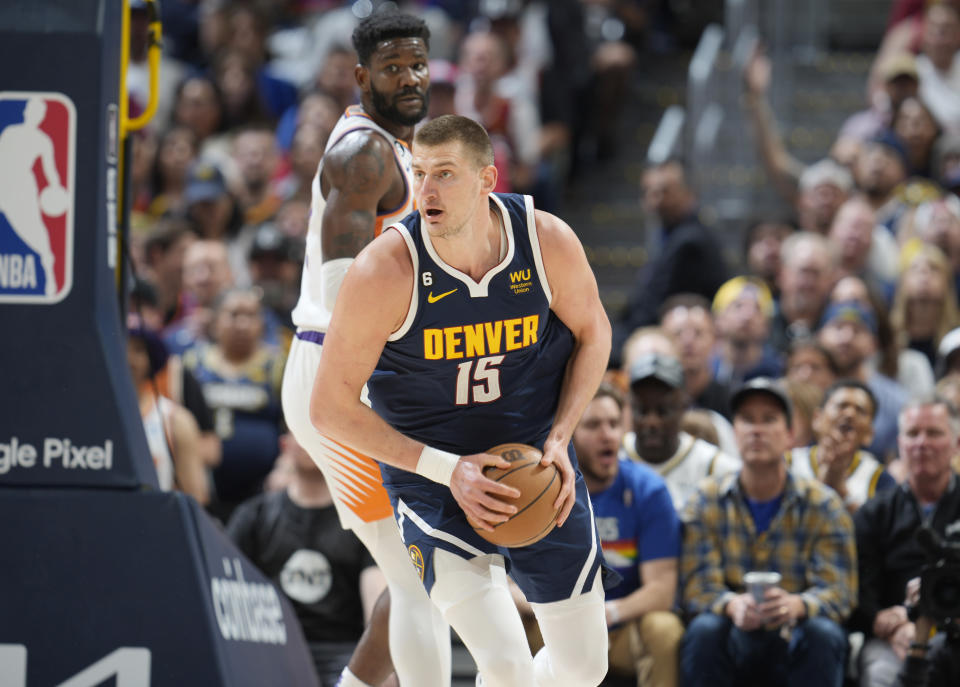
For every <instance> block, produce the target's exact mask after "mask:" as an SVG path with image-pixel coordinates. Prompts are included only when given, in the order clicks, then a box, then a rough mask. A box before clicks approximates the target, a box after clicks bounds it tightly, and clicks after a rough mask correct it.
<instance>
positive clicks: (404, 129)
mask: <svg viewBox="0 0 960 687" xmlns="http://www.w3.org/2000/svg"><path fill="white" fill-rule="evenodd" d="M362 107H363V111H364V112H366V113H367V115H368V116H369V117H370V119H372V120H373V121H374V122H376V123H377V124H379V125H380V126H381V127H383V128H384V129H386V130H387V131H388V132H389V133H390V134H391V135H393V136H395V137H397V138H399V139H400V140H401V141H406V142H407V143H409V142H410V141H412V140H413V129H414V128H413V127H412V126H407V125H405V124H399V123H397V122H395V121H393V120H392V119H387V118H386V117H384V116H383V115H381V114H380V113H379V112H377V111H376V110H375V109H374V108H373V107H372V106H370V104H369V103H366V102H364V103H363V104H362Z"/></svg>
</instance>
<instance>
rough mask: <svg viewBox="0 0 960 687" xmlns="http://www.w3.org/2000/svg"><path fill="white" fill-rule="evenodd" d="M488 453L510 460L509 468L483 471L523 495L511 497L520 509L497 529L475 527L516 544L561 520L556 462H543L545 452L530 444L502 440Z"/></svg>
mask: <svg viewBox="0 0 960 687" xmlns="http://www.w3.org/2000/svg"><path fill="white" fill-rule="evenodd" d="M487 453H492V454H494V455H499V456H503V457H504V459H506V460H508V461H509V462H510V467H509V468H508V469H505V470H501V469H499V468H494V467H488V468H486V469H484V471H483V474H484V475H486V476H487V477H489V478H490V479H492V480H494V481H495V482H501V483H503V484H506V485H508V486H511V487H514V488H515V489H519V490H520V497H519V498H517V499H512V500H510V499H508V501H511V503H512V505H514V506H516V507H517V512H516V513H514V514H513V516H512V517H511V518H510V519H509V520H507V521H506V522H503V523H500V524H499V525H496V526H495V527H494V530H493V532H487V531H485V530H481V529H478V528H476V527H474V529H475V530H476V531H477V534H479V535H480V536H481V537H483V538H484V539H486V540H487V541H488V542H490V543H491V544H496V545H497V546H506V547H510V548H516V547H520V546H528V545H529V544H533V543H534V542H538V541H540V540H541V539H543V538H544V537H545V536H547V535H548V534H549V533H550V530H552V529H553V528H554V526H555V525H556V524H557V512H558V511H557V510H556V509H555V508H554V507H553V503H554V501H556V500H557V495H558V494H559V493H560V471H559V470H558V469H557V467H556V466H555V465H548V466H546V467H544V466H542V465H540V459H541V458H543V453H541V451H540V450H539V449H537V448H535V447H533V446H527V445H526V444H500V445H499V446H494V447H493V448H491V449H490V450H488V451H487Z"/></svg>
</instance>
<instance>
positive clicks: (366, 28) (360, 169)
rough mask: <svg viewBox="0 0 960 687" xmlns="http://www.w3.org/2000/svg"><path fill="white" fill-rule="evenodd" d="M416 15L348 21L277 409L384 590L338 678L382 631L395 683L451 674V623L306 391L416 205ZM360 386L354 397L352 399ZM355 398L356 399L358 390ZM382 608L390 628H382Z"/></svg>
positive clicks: (423, 76)
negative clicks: (390, 233) (377, 249)
mask: <svg viewBox="0 0 960 687" xmlns="http://www.w3.org/2000/svg"><path fill="white" fill-rule="evenodd" d="M429 38H430V32H429V30H428V29H427V27H426V25H425V24H424V22H423V21H422V20H420V19H418V18H416V17H413V16H411V15H408V14H403V13H400V12H376V13H374V14H372V15H371V16H370V17H368V18H367V19H364V20H363V21H362V22H360V23H359V24H358V25H357V28H356V29H355V31H354V33H353V44H354V47H355V48H356V50H357V57H358V58H359V62H360V63H359V64H358V65H357V67H356V72H355V75H356V80H357V84H358V86H359V88H360V92H361V104H360V105H352V106H350V107H348V108H347V110H346V112H345V113H344V114H343V116H342V117H341V118H340V120H339V121H338V122H337V124H336V126H335V127H334V129H333V131H332V132H331V134H330V137H329V140H328V142H327V147H326V150H325V152H324V155H323V158H322V160H321V162H320V165H319V167H318V169H317V173H316V176H315V177H314V180H313V185H312V197H311V209H310V221H309V227H308V232H307V246H306V255H307V257H306V260H305V261H304V266H303V279H302V285H301V290H300V300H299V301H298V303H297V307H296V308H295V309H294V311H293V322H294V324H295V325H296V326H297V333H296V338H295V339H294V341H293V343H292V345H291V348H290V356H289V358H288V360H287V366H286V370H285V373H284V379H283V394H282V398H283V411H284V416H285V418H286V421H287V424H288V426H289V427H290V430H291V432H292V433H293V435H294V436H295V437H296V439H297V442H298V443H299V444H300V445H301V446H303V447H304V448H305V449H306V450H307V452H308V453H309V454H310V456H311V458H313V460H314V462H315V463H316V464H317V465H318V466H319V467H320V469H321V470H323V473H324V476H325V477H326V480H327V484H328V485H329V486H330V491H331V494H332V495H333V499H334V504H335V506H336V508H337V513H338V514H339V516H340V522H341V524H342V525H343V526H344V527H345V528H347V529H352V530H353V531H354V533H355V534H356V535H357V536H358V537H359V538H360V540H361V541H362V542H363V543H364V545H365V546H366V547H367V549H368V550H369V551H370V553H371V555H372V556H373V558H374V560H375V561H376V562H377V565H378V566H379V567H380V569H381V571H382V572H383V574H384V576H385V577H386V579H387V583H388V586H389V590H390V601H389V606H388V605H387V604H385V603H384V602H383V600H381V601H380V602H378V604H377V610H376V611H375V612H374V615H373V618H372V619H371V630H373V631H371V632H370V633H368V634H365V635H364V637H363V638H362V639H361V641H360V644H359V645H358V647H357V652H356V653H355V654H354V656H353V659H351V661H350V664H349V665H348V667H347V668H346V669H344V673H343V677H342V678H341V682H340V687H364V686H366V685H375V684H378V683H379V682H380V681H382V679H383V677H384V673H387V674H389V672H390V661H389V660H387V657H386V654H387V651H386V647H385V646H382V645H380V644H378V642H377V641H376V640H371V638H379V639H382V638H383V637H384V636H385V635H387V634H388V635H389V644H390V652H389V653H390V656H391V657H392V658H393V667H394V668H395V669H396V673H397V676H398V677H399V679H400V682H401V684H404V685H407V684H409V685H416V686H417V687H446V686H447V685H449V684H450V630H449V627H447V625H446V623H445V622H444V621H443V619H442V618H441V616H440V613H439V612H438V611H437V609H436V608H435V607H434V606H433V605H432V604H431V603H430V599H429V598H428V597H427V595H426V594H425V593H424V591H423V587H422V585H421V584H420V581H419V580H418V579H417V576H416V574H415V573H414V570H413V568H412V567H411V566H410V562H409V558H408V556H407V552H406V550H405V549H404V547H403V544H402V542H401V541H400V536H399V532H398V531H397V525H396V523H395V522H394V521H393V518H392V515H393V512H392V509H391V507H390V500H389V498H388V497H387V493H386V491H385V490H384V488H383V485H382V483H381V478H380V472H379V469H378V467H377V465H376V463H375V462H374V461H373V460H371V459H370V458H368V457H367V456H364V455H362V454H361V453H357V452H356V451H351V450H350V449H348V448H346V447H344V446H342V445H341V444H338V443H336V442H335V441H332V440H331V439H330V437H326V436H323V435H321V434H320V433H318V432H317V431H316V429H315V428H314V427H313V425H312V424H311V423H310V413H309V404H310V394H311V389H312V386H313V379H314V376H315V375H316V369H317V365H318V363H319V360H320V358H321V357H322V356H323V355H326V353H325V352H323V341H324V336H325V334H326V332H327V327H328V326H329V323H330V312H331V311H332V310H333V304H334V301H335V299H336V298H337V292H338V290H339V289H340V282H341V281H342V280H343V275H344V273H345V272H346V270H347V267H348V266H349V265H350V263H351V262H352V261H353V257H354V256H355V255H356V254H357V252H358V251H359V250H360V249H361V248H362V247H363V246H365V245H366V244H367V243H368V242H369V241H370V240H371V239H373V237H374V236H376V235H377V234H379V233H380V230H381V228H382V226H384V225H385V224H386V225H389V224H390V223H391V222H393V221H399V220H400V219H401V218H403V217H404V216H406V215H408V214H409V213H410V212H411V211H412V210H413V208H414V205H413V193H412V188H411V186H412V184H411V177H410V148H409V144H408V142H409V141H410V140H411V139H412V137H413V127H414V125H415V124H416V123H417V122H419V121H420V120H421V119H423V117H424V116H425V114H426V112H427V103H428V87H429V83H430V77H429V74H428V70H427V49H428V43H429ZM359 398H360V396H359V391H358V396H357V399H359ZM355 400H356V399H355ZM388 610H389V621H388V622H389V626H390V631H389V633H386V632H384V630H385V628H383V627H380V624H381V623H385V622H387V621H386V612H387V611H388Z"/></svg>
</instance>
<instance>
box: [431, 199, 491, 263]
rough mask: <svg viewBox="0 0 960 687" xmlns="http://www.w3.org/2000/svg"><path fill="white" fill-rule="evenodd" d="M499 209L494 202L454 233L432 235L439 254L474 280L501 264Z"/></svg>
mask: <svg viewBox="0 0 960 687" xmlns="http://www.w3.org/2000/svg"><path fill="white" fill-rule="evenodd" d="M501 222H502V220H501V219H500V212H499V211H498V210H496V209H494V208H493V207H492V206H491V207H490V209H489V210H488V211H483V212H480V213H478V214H477V215H476V216H475V217H474V218H472V219H471V220H470V221H468V222H467V223H466V224H465V225H464V226H463V228H462V229H461V230H460V231H458V232H457V233H456V234H455V235H447V236H442V237H432V239H431V240H432V242H433V246H434V248H435V249H436V251H437V254H438V255H439V256H440V257H441V258H442V259H443V261H444V262H445V263H447V264H448V265H450V266H451V267H454V268H456V269H458V270H460V271H461V272H463V273H464V274H466V275H469V276H470V278H471V279H473V280H474V281H480V280H481V279H482V278H483V275H485V274H486V273H487V272H489V271H490V270H492V269H493V268H494V267H496V266H497V265H498V264H500V260H501V257H500V254H501V246H502V244H501V242H502V241H504V240H505V239H504V238H503V236H502V234H503V229H502V224H501Z"/></svg>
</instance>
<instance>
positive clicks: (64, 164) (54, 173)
mask: <svg viewBox="0 0 960 687" xmlns="http://www.w3.org/2000/svg"><path fill="white" fill-rule="evenodd" d="M76 122H77V114H76V109H75V108H74V106H73V101H71V100H70V98H68V97H67V96H65V95H63V94H62V93H41V92H37V93H33V92H12V91H0V303H25V304H29V303H34V304H40V303H56V302H58V301H60V300H63V299H64V298H65V297H66V296H67V294H68V293H69V292H70V287H71V285H72V283H73V223H74V191H75V186H74V176H73V175H74V158H75V155H76V141H75V135H76Z"/></svg>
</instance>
